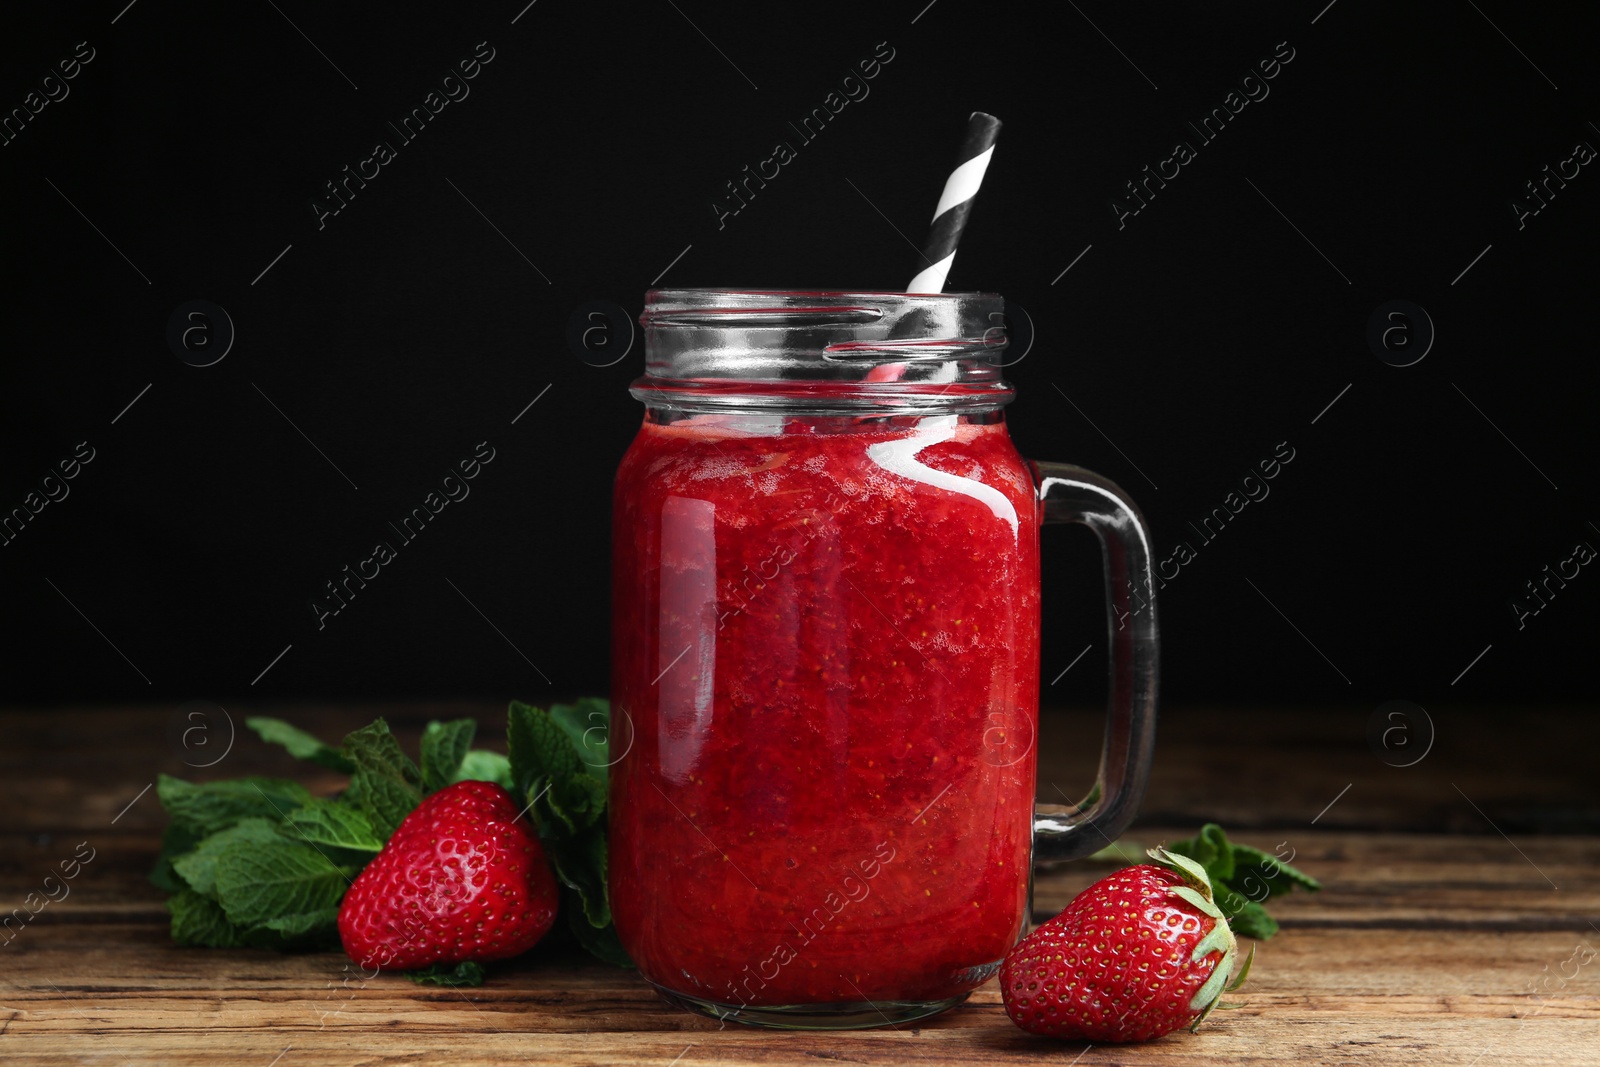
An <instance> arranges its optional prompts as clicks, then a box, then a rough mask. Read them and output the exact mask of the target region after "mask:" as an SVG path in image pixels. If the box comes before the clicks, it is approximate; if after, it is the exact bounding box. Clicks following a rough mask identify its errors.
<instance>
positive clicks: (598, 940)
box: [561, 889, 633, 967]
mask: <svg viewBox="0 0 1600 1067" xmlns="http://www.w3.org/2000/svg"><path fill="white" fill-rule="evenodd" d="M561 896H562V898H563V899H562V903H561V908H562V910H563V911H565V912H566V913H567V927H568V928H569V929H570V930H571V931H572V932H573V934H575V935H576V936H577V938H578V943H579V944H580V945H582V946H583V947H584V948H586V949H588V950H589V951H590V952H591V953H593V954H594V955H595V956H597V957H598V958H600V959H602V960H604V961H605V962H606V963H609V964H611V965H612V966H613V967H632V966H633V960H631V959H629V958H628V953H627V951H626V950H625V949H624V948H623V947H622V942H621V941H619V940H618V939H617V928H616V927H615V926H612V925H611V924H609V923H607V924H606V925H605V926H595V925H593V924H591V923H590V922H589V920H588V919H587V918H585V917H584V916H583V914H582V911H583V907H582V904H581V902H580V901H579V900H578V893H577V891H576V890H573V889H563V890H562V893H561Z"/></svg>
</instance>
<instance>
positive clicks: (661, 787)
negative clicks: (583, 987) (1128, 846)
mask: <svg viewBox="0 0 1600 1067" xmlns="http://www.w3.org/2000/svg"><path fill="white" fill-rule="evenodd" d="M978 418H983V419H987V420H991V421H978ZM613 541H614V573H613V613H612V618H613V678H612V698H613V716H614V721H613V728H612V731H613V736H612V745H613V751H623V750H624V746H626V754H625V755H623V756H621V758H620V759H619V761H618V763H617V765H616V766H615V767H613V768H612V778H611V802H610V812H611V814H610V820H611V821H610V886H611V901H612V908H613V911H614V914H615V919H616V927H617V933H618V935H619V936H620V938H621V940H622V943H623V945H624V947H625V948H626V949H627V951H628V953H629V954H630V955H631V956H632V958H633V960H634V961H635V963H637V965H638V967H639V970H640V971H641V973H642V974H643V975H644V976H645V977H646V978H648V979H649V980H650V981H651V982H653V983H655V984H656V985H657V986H658V987H661V988H663V989H665V990H667V991H669V992H672V993H677V994H680V995H682V996H684V997H686V998H689V999H690V1001H691V1002H692V1003H697V1004H698V1005H699V1006H700V1007H702V1009H705V1008H707V1007H708V1006H709V1007H710V1009H711V1010H716V1006H719V1005H720V1006H721V1007H722V1008H723V1009H724V1010H731V1011H737V1010H739V1009H740V1008H742V1007H747V1006H748V1007H752V1008H755V1007H782V1006H823V1005H842V1004H860V1003H861V1002H862V1001H872V1002H874V1003H875V1004H879V1005H881V1004H884V1003H886V1002H901V1003H920V1004H928V1005H931V1004H932V1003H933V1002H936V1001H944V1000H952V999H955V998H959V997H961V996H962V995H964V994H966V993H967V992H969V991H971V990H972V989H973V988H975V987H976V986H978V985H980V984H981V983H982V982H983V981H984V980H986V979H987V978H988V977H989V976H990V975H991V974H993V973H994V970H995V969H996V968H997V967H998V965H999V961H1000V960H1001V959H1002V957H1004V955H1005V954H1006V952H1007V950H1008V949H1010V948H1011V946H1012V945H1013V944H1014V943H1015V941H1016V939H1017V937H1018V935H1019V934H1020V932H1021V930H1022V927H1023V923H1024V919H1025V911H1026V905H1027V891H1028V873H1029V859H1030V849H1031V825H1032V824H1031V819H1032V812H1033V797H1034V768H1035V752H1034V744H1033V742H1034V738H1035V736H1036V733H1037V721H1038V717H1037V701H1038V690H1039V544H1038V512H1037V506H1036V503H1035V490H1034V485H1033V481H1032V477H1031V474H1030V472H1029V469H1028V467H1027V466H1026V464H1025V463H1024V461H1023V460H1022V459H1021V457H1020V456H1019V455H1018V454H1017V452H1016V449H1015V448H1014V446H1013V445H1012V443H1011V440H1010V437H1009V436H1008V435H1007V433H1006V430H1005V425H1004V423H1003V422H1001V421H999V416H998V415H989V416H983V417H977V418H973V417H965V416H956V415H947V416H936V417H931V418H915V417H899V418H881V417H880V418H875V419H870V420H869V419H855V418H824V417H813V418H807V419H796V418H792V417H791V418H787V419H783V418H777V417H773V416H768V415H739V416H701V417H698V418H695V419H693V420H687V421H683V422H677V423H671V424H664V423H662V422H660V421H657V420H656V417H655V416H651V417H648V418H647V420H646V422H645V424H644V426H643V428H642V429H641V430H640V433H639V435H638V437H637V438H636V439H635V441H634V443H633V446H632V448H631V449H630V450H629V452H628V454H627V455H626V457H625V458H624V459H623V462H622V465H621V468H620V470H619V472H618V475H617V481H616V489H615V510H614V530H613ZM624 719H625V720H626V721H624ZM706 1002H709V1005H708V1004H707V1003H706ZM908 1017H909V1016H908Z"/></svg>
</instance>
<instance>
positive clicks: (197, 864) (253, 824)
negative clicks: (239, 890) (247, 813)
mask: <svg viewBox="0 0 1600 1067" xmlns="http://www.w3.org/2000/svg"><path fill="white" fill-rule="evenodd" d="M277 827H278V824H277V823H276V822H275V821H273V820H272V819H263V818H259V817H251V818H249V819H241V820H239V821H238V822H237V823H235V824H234V825H232V826H230V827H228V828H227V829H226V830H218V831H217V832H216V833H214V834H211V835H210V836H208V837H206V838H205V839H204V840H203V841H201V842H200V843H199V844H198V845H196V846H195V847H194V848H193V849H192V850H191V851H189V852H187V853H185V854H184V855H182V856H179V857H177V858H176V859H174V860H173V861H172V869H173V870H174V871H176V872H177V874H178V877H180V878H182V879H183V880H184V882H185V883H187V885H188V886H189V888H190V889H192V890H194V891H195V892H196V893H199V894H200V895H201V896H205V897H210V898H211V899H213V900H215V899H216V896H217V863H218V861H219V860H220V859H221V858H222V856H223V854H224V853H225V852H226V851H227V850H228V849H229V848H231V847H233V846H234V845H235V844H238V843H241V842H242V843H244V844H245V845H251V844H260V843H262V842H264V841H266V842H273V841H277V840H278V831H277Z"/></svg>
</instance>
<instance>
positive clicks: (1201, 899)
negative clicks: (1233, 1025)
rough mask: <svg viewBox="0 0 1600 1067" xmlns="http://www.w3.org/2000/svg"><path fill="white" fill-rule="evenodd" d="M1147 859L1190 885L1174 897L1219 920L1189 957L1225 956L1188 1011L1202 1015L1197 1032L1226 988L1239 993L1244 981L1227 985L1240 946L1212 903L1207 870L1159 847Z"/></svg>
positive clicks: (1192, 1026)
mask: <svg viewBox="0 0 1600 1067" xmlns="http://www.w3.org/2000/svg"><path fill="white" fill-rule="evenodd" d="M1148 855H1149V856H1150V858H1151V859H1153V860H1155V861H1156V862H1157V863H1159V864H1161V865H1162V866H1164V867H1169V868H1171V869H1172V870H1175V871H1177V872H1178V873H1179V874H1181V875H1182V876H1183V878H1184V880H1185V882H1187V883H1188V884H1186V885H1181V886H1177V887H1175V888H1174V889H1173V890H1172V893H1173V895H1174V896H1176V897H1180V898H1182V899H1183V900H1186V901H1188V902H1189V903H1190V904H1192V905H1194V906H1195V908H1197V909H1198V910H1199V911H1200V912H1201V914H1203V915H1209V916H1211V918H1213V919H1215V920H1216V922H1215V923H1214V924H1213V925H1212V927H1211V930H1210V932H1208V933H1207V934H1206V936H1204V937H1202V938H1201V939H1200V940H1199V942H1198V943H1197V944H1196V945H1195V946H1194V951H1193V953H1191V954H1190V956H1189V958H1190V960H1192V961H1194V962H1198V961H1200V960H1202V959H1204V958H1205V957H1206V956H1208V955H1209V954H1211V953H1213V952H1217V951H1219V950H1220V951H1221V952H1222V959H1220V960H1218V961H1217V966H1216V968H1215V969H1214V970H1213V971H1212V972H1211V977H1209V978H1207V979H1206V983H1205V985H1203V986H1201V987H1200V988H1199V989H1198V990H1196V991H1195V994H1194V997H1193V998H1192V999H1190V1001H1189V1010H1191V1011H1198V1012H1199V1013H1200V1014H1199V1015H1198V1016H1197V1017H1196V1018H1195V1020H1194V1022H1192V1023H1190V1024H1189V1029H1190V1030H1196V1029H1198V1028H1199V1026H1200V1024H1201V1023H1203V1022H1205V1019H1206V1016H1208V1015H1210V1014H1211V1012H1212V1011H1213V1010H1214V1009H1215V1008H1216V1006H1217V1001H1218V1000H1219V999H1221V997H1222V993H1223V988H1224V987H1225V986H1226V987H1227V988H1230V989H1236V988H1238V985H1239V983H1240V982H1243V980H1244V978H1243V975H1241V976H1240V978H1239V979H1238V981H1236V982H1235V983H1234V984H1233V985H1232V986H1229V985H1228V979H1229V976H1230V975H1232V973H1233V964H1234V960H1236V959H1237V958H1238V955H1239V943H1238V941H1237V940H1236V939H1235V938H1234V936H1233V927H1231V926H1229V925H1228V920H1227V918H1226V917H1225V916H1224V915H1223V914H1222V909H1221V908H1219V907H1217V905H1216V901H1215V900H1214V899H1213V896H1212V891H1211V876H1210V875H1208V874H1207V873H1206V869H1205V868H1204V867H1202V866H1201V865H1200V864H1198V863H1196V862H1195V861H1194V860H1192V859H1190V858H1189V857H1187V856H1179V855H1176V854H1175V853H1172V852H1168V851H1167V850H1166V849H1164V848H1160V847H1157V848H1152V849H1150V850H1149V851H1148ZM1252 951H1253V950H1252Z"/></svg>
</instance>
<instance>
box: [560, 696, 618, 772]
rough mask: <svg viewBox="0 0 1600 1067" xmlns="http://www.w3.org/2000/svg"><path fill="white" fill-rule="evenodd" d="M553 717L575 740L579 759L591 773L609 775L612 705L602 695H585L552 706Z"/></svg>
mask: <svg viewBox="0 0 1600 1067" xmlns="http://www.w3.org/2000/svg"><path fill="white" fill-rule="evenodd" d="M550 719H551V721H553V722H554V723H555V724H556V725H557V726H559V727H561V731H562V732H563V733H564V734H566V735H567V739H568V740H569V741H571V742H572V749H573V751H574V752H576V753H577V754H578V761H579V762H580V763H582V764H583V765H584V767H585V768H586V769H587V770H588V773H589V774H591V775H594V776H595V777H597V778H599V779H600V780H601V781H602V782H604V781H605V778H606V769H607V768H608V767H610V766H611V705H610V703H608V702H607V701H604V700H601V699H600V698H598V697H585V698H583V699H582V700H580V701H578V702H577V703H576V704H552V705H550Z"/></svg>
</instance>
